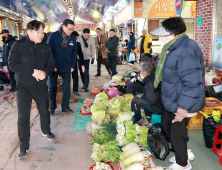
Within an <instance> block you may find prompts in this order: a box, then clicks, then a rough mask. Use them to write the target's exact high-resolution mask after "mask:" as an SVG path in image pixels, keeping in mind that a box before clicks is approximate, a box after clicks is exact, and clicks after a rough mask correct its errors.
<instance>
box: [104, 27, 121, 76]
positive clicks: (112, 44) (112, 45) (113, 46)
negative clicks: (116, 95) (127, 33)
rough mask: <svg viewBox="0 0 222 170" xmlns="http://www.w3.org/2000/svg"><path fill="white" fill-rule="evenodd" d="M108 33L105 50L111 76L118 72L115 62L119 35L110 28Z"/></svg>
mask: <svg viewBox="0 0 222 170" xmlns="http://www.w3.org/2000/svg"><path fill="white" fill-rule="evenodd" d="M109 34H110V37H109V38H108V41H107V42H106V51H107V55H108V66H109V68H110V70H111V71H112V75H111V77H113V76H114V75H115V74H118V73H117V72H116V64H117V56H118V45H119V37H117V36H116V34H115V30H114V29H111V30H110V31H109Z"/></svg>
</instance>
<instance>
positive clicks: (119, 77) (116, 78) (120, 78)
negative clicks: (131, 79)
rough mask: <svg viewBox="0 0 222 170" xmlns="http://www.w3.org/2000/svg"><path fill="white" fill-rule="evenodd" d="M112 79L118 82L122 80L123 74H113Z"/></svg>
mask: <svg viewBox="0 0 222 170" xmlns="http://www.w3.org/2000/svg"><path fill="white" fill-rule="evenodd" d="M112 80H116V81H117V82H118V83H121V82H122V76H113V77H112Z"/></svg>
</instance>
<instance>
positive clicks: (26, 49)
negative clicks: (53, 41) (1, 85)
mask: <svg viewBox="0 0 222 170" xmlns="http://www.w3.org/2000/svg"><path fill="white" fill-rule="evenodd" d="M8 61H9V68H10V70H12V71H13V72H15V80H16V82H18V83H20V84H23V85H25V86H28V87H32V88H41V87H45V86H47V80H48V76H49V75H50V74H52V72H53V70H54V68H55V61H54V59H53V56H52V52H51V48H50V46H49V45H48V44H46V43H39V44H35V43H34V42H33V41H30V40H29V38H28V37H27V38H24V39H21V40H18V41H16V42H15V43H14V45H13V46H12V49H11V51H10V54H9V60H8ZM34 69H37V70H42V71H44V72H45V73H46V78H45V79H44V80H40V81H39V82H38V81H37V80H36V79H35V78H34V77H33V76H32V74H33V72H34Z"/></svg>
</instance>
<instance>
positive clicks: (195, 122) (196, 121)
mask: <svg viewBox="0 0 222 170" xmlns="http://www.w3.org/2000/svg"><path fill="white" fill-rule="evenodd" d="M206 100H217V99H216V98H213V97H206ZM218 101H219V100H218ZM214 109H221V110H220V113H221V114H222V102H221V104H220V106H217V107H206V106H204V108H203V109H202V110H201V111H202V112H204V113H206V114H207V115H211V114H212V112H213V111H214ZM203 119H204V116H203V115H202V114H200V113H198V114H197V115H196V116H194V117H192V118H191V119H190V122H189V124H188V126H187V129H188V130H196V129H203Z"/></svg>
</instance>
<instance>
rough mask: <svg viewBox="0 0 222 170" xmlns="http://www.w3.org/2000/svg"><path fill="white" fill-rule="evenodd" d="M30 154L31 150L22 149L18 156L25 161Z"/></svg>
mask: <svg viewBox="0 0 222 170" xmlns="http://www.w3.org/2000/svg"><path fill="white" fill-rule="evenodd" d="M28 153H29V148H26V149H20V152H19V154H18V158H19V159H25V158H27V154H28Z"/></svg>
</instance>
